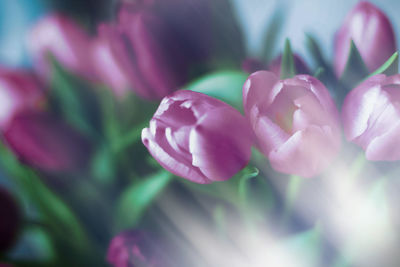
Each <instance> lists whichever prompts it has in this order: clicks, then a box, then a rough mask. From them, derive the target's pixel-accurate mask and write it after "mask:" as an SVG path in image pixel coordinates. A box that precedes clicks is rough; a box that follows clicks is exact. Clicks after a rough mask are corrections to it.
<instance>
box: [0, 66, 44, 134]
mask: <svg viewBox="0 0 400 267" xmlns="http://www.w3.org/2000/svg"><path fill="white" fill-rule="evenodd" d="M43 101H44V94H43V90H42V89H41V88H40V85H39V82H38V81H37V79H36V77H35V76H34V75H33V74H32V73H30V72H28V71H25V70H7V69H0V130H2V129H5V128H6V127H7V125H8V123H9V122H10V120H11V119H12V118H13V116H14V115H15V114H16V113H17V112H19V111H21V110H24V109H27V108H38V107H39V105H40V104H41V103H42V102H43Z"/></svg>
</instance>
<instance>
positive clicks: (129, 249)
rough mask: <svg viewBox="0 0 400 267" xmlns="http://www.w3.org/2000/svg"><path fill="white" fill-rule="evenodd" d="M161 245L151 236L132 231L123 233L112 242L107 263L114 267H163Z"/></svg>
mask: <svg viewBox="0 0 400 267" xmlns="http://www.w3.org/2000/svg"><path fill="white" fill-rule="evenodd" d="M159 246H160V244H159V242H157V241H156V240H155V239H154V238H152V237H151V236H150V235H149V234H147V233H145V232H143V231H139V230H131V231H126V232H122V233H120V234H119V235H117V236H116V237H114V238H113V239H112V240H111V243H110V245H109V247H108V252H107V261H108V262H109V263H110V264H111V265H112V266H114V267H130V266H146V267H162V266H167V265H166V264H164V262H163V259H162V257H161V254H160V248H159Z"/></svg>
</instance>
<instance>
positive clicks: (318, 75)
mask: <svg viewBox="0 0 400 267" xmlns="http://www.w3.org/2000/svg"><path fill="white" fill-rule="evenodd" d="M324 72H325V69H324V68H322V67H319V68H318V69H317V70H316V71H315V72H314V74H313V76H314V77H315V78H317V79H318V78H319V77H321V76H322V75H323V74H324Z"/></svg>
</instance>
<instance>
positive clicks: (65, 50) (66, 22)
mask: <svg viewBox="0 0 400 267" xmlns="http://www.w3.org/2000/svg"><path fill="white" fill-rule="evenodd" d="M90 45H91V40H90V37H89V35H88V34H87V33H86V32H85V31H84V29H82V27H80V26H79V25H78V24H76V23H75V22H74V21H73V20H72V19H70V18H68V17H66V16H63V15H60V14H51V15H49V16H47V17H44V18H43V19H41V20H40V21H39V22H38V23H37V24H36V25H35V26H34V28H33V29H32V31H31V33H30V35H29V40H28V48H29V50H30V52H31V54H32V58H33V61H34V64H35V66H36V69H37V70H38V71H39V73H40V74H41V76H42V77H43V78H45V79H50V78H51V77H50V76H51V64H50V63H51V62H50V60H49V56H50V55H52V56H54V57H55V58H56V59H57V60H58V61H59V62H60V63H61V64H62V65H63V66H64V67H66V68H67V69H69V70H70V71H73V72H74V73H76V74H79V75H82V76H83V77H86V78H90V79H92V78H93V73H92V66H91V65H92V63H91V58H90Z"/></svg>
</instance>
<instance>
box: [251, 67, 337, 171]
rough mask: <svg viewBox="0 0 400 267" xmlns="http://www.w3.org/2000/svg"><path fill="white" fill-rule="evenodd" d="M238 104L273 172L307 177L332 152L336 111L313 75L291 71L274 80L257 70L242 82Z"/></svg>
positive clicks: (334, 149)
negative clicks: (241, 102) (287, 76)
mask: <svg viewBox="0 0 400 267" xmlns="http://www.w3.org/2000/svg"><path fill="white" fill-rule="evenodd" d="M243 103H244V107H245V112H246V115H247V117H248V118H249V120H250V122H251V124H252V128H253V130H254V133H255V135H256V138H257V140H258V146H259V148H260V150H261V151H262V152H263V153H264V155H265V156H267V157H268V158H269V160H270V162H271V165H272V167H273V168H274V169H275V170H277V171H280V172H283V173H288V174H295V175H300V176H302V177H312V176H315V175H317V174H319V173H321V172H322V171H323V170H324V169H325V168H326V167H327V166H328V164H329V163H330V162H331V161H332V159H333V158H334V157H335V156H336V154H337V153H338V151H339V148H340V143H341V131H340V127H339V115H338V111H337V109H336V106H335V104H334V102H333V100H332V98H331V97H330V95H329V92H328V90H327V89H326V88H325V86H324V85H323V84H322V83H321V82H320V81H318V80H317V79H315V78H313V77H311V76H309V75H297V76H295V77H294V78H290V79H286V80H279V79H278V78H277V77H276V75H275V74H274V73H272V72H268V71H259V72H256V73H253V74H252V75H250V77H249V78H248V80H247V81H246V83H245V85H244V88H243Z"/></svg>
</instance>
